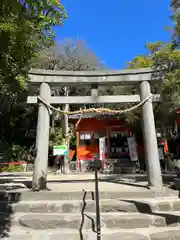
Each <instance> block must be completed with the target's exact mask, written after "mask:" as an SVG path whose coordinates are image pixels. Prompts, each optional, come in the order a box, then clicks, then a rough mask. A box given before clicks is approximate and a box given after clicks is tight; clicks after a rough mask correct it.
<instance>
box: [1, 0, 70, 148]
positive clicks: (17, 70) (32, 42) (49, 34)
mask: <svg viewBox="0 0 180 240" xmlns="http://www.w3.org/2000/svg"><path fill="white" fill-rule="evenodd" d="M66 18H67V15H66V11H65V9H64V7H63V6H62V4H61V3H60V2H59V1H56V0H48V1H47V0H42V1H39V0H1V1H0V42H1V44H0V57H1V59H0V135H1V142H2V141H3V142H6V143H8V144H10V145H12V144H13V143H17V142H18V143H19V144H22V142H23V139H24V138H22V136H24V137H25V136H26V135H27V132H28V129H29V128H30V122H29V121H28V118H27V116H28V117H29V118H31V119H32V122H31V123H32V125H33V119H35V116H34V112H33V110H32V109H33V108H32V107H29V108H27V105H26V97H27V88H26V77H27V73H28V71H29V69H30V67H31V64H32V62H33V61H34V59H36V58H37V57H38V55H39V53H40V52H41V51H42V50H43V49H44V48H47V47H50V46H52V45H53V44H54V32H53V27H54V26H55V25H56V26H57V25H59V26H61V25H62V24H63V22H64V20H65V19H66ZM27 141H28V140H27Z"/></svg>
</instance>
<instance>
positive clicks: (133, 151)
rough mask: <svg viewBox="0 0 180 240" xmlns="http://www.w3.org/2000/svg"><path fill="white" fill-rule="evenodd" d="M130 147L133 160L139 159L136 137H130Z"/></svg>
mask: <svg viewBox="0 0 180 240" xmlns="http://www.w3.org/2000/svg"><path fill="white" fill-rule="evenodd" d="M127 140H128V147H129V155H130V158H131V161H132V162H134V161H138V153H137V147H136V140H135V137H128V139H127Z"/></svg>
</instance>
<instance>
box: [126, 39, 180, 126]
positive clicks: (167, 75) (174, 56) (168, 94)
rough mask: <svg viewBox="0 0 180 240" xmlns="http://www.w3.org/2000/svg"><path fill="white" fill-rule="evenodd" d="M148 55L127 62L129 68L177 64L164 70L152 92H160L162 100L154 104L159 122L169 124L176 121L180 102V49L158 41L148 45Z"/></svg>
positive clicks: (160, 67)
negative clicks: (173, 67) (175, 112)
mask: <svg viewBox="0 0 180 240" xmlns="http://www.w3.org/2000/svg"><path fill="white" fill-rule="evenodd" d="M146 48H147V55H144V56H136V57H135V58H134V59H133V60H132V61H130V62H127V68H141V67H154V68H155V69H156V68H157V69H163V68H167V67H168V66H171V65H172V64H173V65H175V66H176V69H175V70H172V69H169V70H167V71H165V72H164V74H163V80H162V81H161V84H158V85H155V86H152V92H154V93H160V94H161V99H162V102H161V103H160V104H154V110H155V117H156V121H157V124H158V123H159V124H160V125H161V127H162V123H163V126H168V125H169V124H171V123H172V122H173V121H174V108H175V106H177V105H179V104H180V89H179V80H180V70H179V67H180V50H178V49H172V47H171V44H169V43H163V42H156V43H148V44H147V45H146Z"/></svg>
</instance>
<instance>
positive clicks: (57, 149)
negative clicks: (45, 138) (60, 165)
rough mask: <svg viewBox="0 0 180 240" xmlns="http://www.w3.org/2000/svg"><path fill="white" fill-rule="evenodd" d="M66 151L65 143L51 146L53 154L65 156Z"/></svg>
mask: <svg viewBox="0 0 180 240" xmlns="http://www.w3.org/2000/svg"><path fill="white" fill-rule="evenodd" d="M67 153H68V150H67V146H66V145H59V146H54V147H53V155H54V156H59V155H61V156H66V155H67Z"/></svg>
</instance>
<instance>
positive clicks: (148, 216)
mask: <svg viewBox="0 0 180 240" xmlns="http://www.w3.org/2000/svg"><path fill="white" fill-rule="evenodd" d="M166 195H168V196H165V194H164V195H162V196H161V197H160V196H159V197H157V196H155V195H154V193H153V192H152V191H150V190H147V189H146V190H145V189H143V190H142V189H141V188H140V189H139V190H137V191H136V192H130V191H129V192H126V191H124V192H123V191H120V190H119V191H109V192H108V191H106V192H105V191H104V192H100V198H101V202H100V208H101V226H102V239H103V240H161V239H162V240H178V239H180V226H179V225H180V200H179V199H178V198H177V197H176V196H175V195H171V192H168V194H167V191H166ZM0 203H1V204H0V213H1V214H0V233H1V236H2V239H7V240H16V239H17V240H19V239H22V240H23V239H24V240H26V239H27V240H28V239H34V240H35V239H37V240H41V239H42V240H46V239H47V240H59V239H60V240H61V239H62V240H96V233H95V231H96V214H95V210H96V209H95V207H96V206H95V200H94V194H93V192H91V191H88V192H85V191H76V190H74V191H71V192H69V191H66V192H59V191H49V192H48V191H47V192H45V191H42V192H30V191H27V190H21V191H20V190H19V191H8V192H0Z"/></svg>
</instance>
